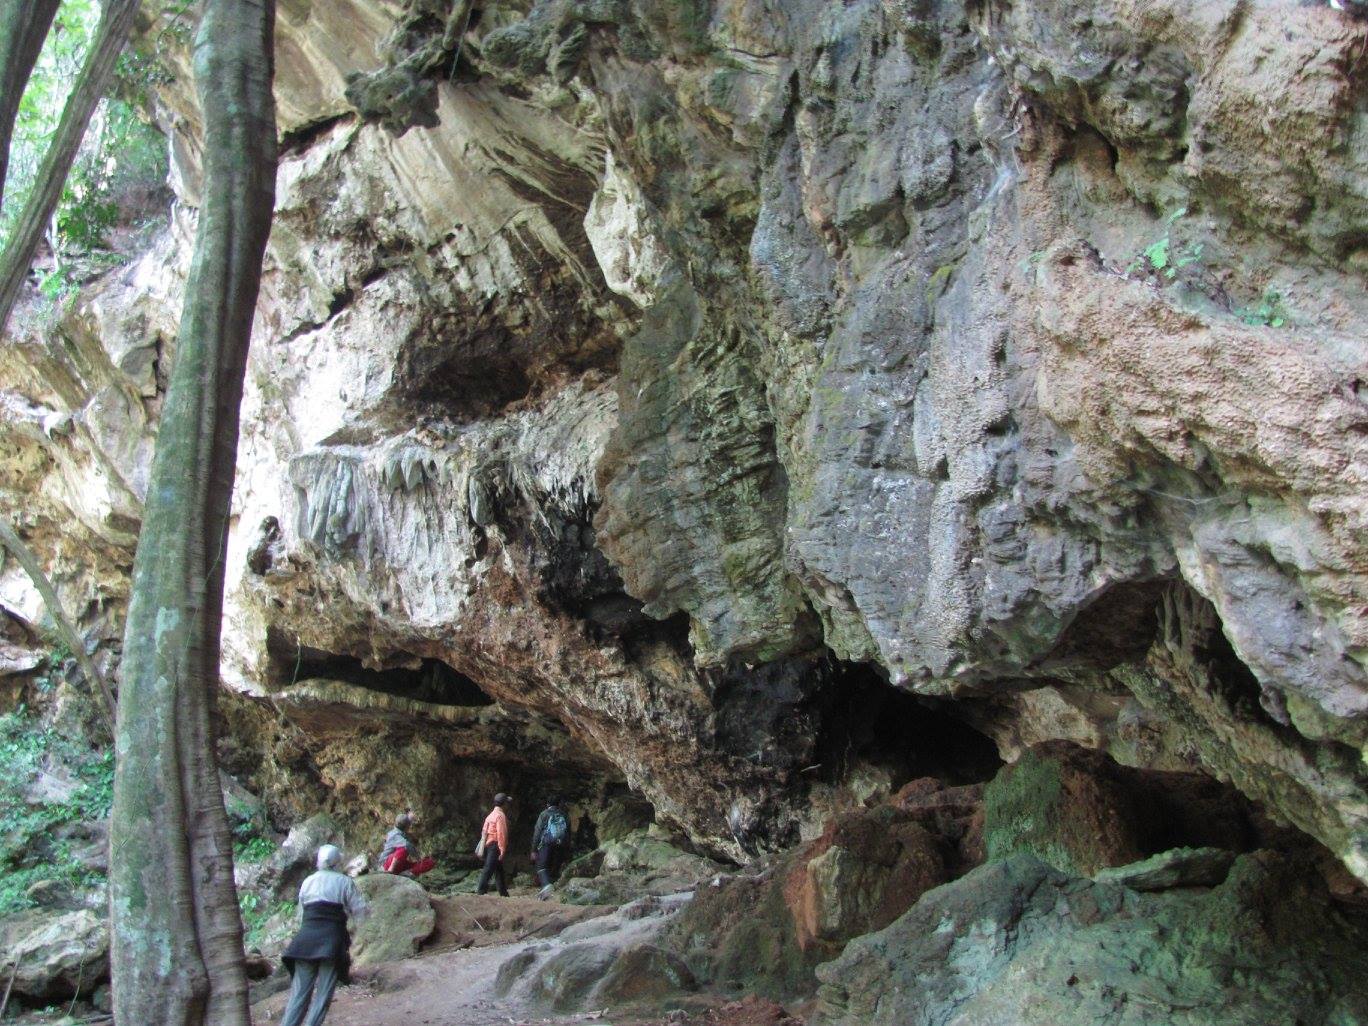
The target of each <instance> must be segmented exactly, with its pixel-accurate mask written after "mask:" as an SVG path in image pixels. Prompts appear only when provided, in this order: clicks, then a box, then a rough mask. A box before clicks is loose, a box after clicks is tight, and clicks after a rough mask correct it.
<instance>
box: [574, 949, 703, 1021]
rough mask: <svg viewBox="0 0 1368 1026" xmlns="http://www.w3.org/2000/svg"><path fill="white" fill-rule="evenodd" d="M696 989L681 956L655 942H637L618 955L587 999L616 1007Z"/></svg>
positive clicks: (696, 982)
mask: <svg viewBox="0 0 1368 1026" xmlns="http://www.w3.org/2000/svg"><path fill="white" fill-rule="evenodd" d="M697 989H698V981H697V980H696V979H695V978H694V974H693V973H692V972H691V971H690V970H689V967H688V966H687V965H686V964H685V963H684V960H683V959H682V958H680V957H679V956H678V955H675V954H672V953H671V952H668V951H665V950H663V949H662V948H659V947H657V946H656V945H654V944H637V945H634V946H632V947H630V948H627V949H626V950H624V951H623V952H622V953H621V954H619V955H618V957H617V958H616V960H614V962H613V964H612V966H611V967H610V968H609V970H608V972H607V973H606V974H605V975H604V977H603V979H602V980H601V981H599V984H598V986H596V987H595V988H594V991H593V996H592V1000H591V1001H590V1002H589V1003H590V1004H591V1005H592V1006H593V1007H595V1008H597V1007H600V1006H602V1007H606V1008H616V1007H617V1006H619V1005H625V1004H641V1003H650V1002H658V1001H660V1000H662V999H664V998H668V997H670V996H671V995H674V994H679V993H681V992H686V991H693V990H697Z"/></svg>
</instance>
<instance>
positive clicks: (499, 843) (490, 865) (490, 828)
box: [476, 791, 513, 898]
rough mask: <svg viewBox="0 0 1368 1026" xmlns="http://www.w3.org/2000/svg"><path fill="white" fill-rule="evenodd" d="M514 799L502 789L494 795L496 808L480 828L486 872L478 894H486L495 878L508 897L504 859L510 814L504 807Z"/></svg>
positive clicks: (482, 876)
mask: <svg viewBox="0 0 1368 1026" xmlns="http://www.w3.org/2000/svg"><path fill="white" fill-rule="evenodd" d="M512 801H513V799H512V798H510V797H509V796H508V795H506V794H504V793H503V792H502V791H500V792H499V793H498V794H496V795H495V796H494V808H493V809H491V810H490V813H489V815H488V816H486V817H485V821H484V826H483V827H481V828H480V840H481V841H482V842H483V844H484V860H485V861H484V872H483V873H481V874H480V886H479V887H478V888H477V889H476V893H477V894H484V893H485V892H486V891H487V890H489V881H490V878H491V877H492V878H494V879H495V880H496V881H497V883H498V885H499V894H500V895H502V896H503V897H505V898H506V897H508V886H507V884H505V883H504V871H503V860H504V855H506V854H507V853H508V816H507V815H505V814H504V808H505V807H506V806H508V805H510V804H511V803H512Z"/></svg>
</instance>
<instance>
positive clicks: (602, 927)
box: [253, 896, 664, 1026]
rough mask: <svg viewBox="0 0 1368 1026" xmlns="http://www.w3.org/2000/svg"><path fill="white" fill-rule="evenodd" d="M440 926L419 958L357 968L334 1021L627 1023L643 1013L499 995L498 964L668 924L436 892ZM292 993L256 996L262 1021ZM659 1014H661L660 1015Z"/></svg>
mask: <svg viewBox="0 0 1368 1026" xmlns="http://www.w3.org/2000/svg"><path fill="white" fill-rule="evenodd" d="M434 904H436V905H437V908H438V933H437V937H436V938H435V944H434V945H433V946H432V947H431V948H430V949H429V950H427V951H425V952H423V953H421V954H419V955H418V956H417V957H415V958H409V959H405V960H403V961H400V962H391V963H388V964H386V965H382V966H377V967H375V968H373V969H371V970H362V971H359V972H358V974H357V975H358V977H360V979H359V980H358V982H356V983H354V984H353V985H352V986H350V987H342V988H339V989H338V992H337V995H336V997H335V998H334V999H333V1004H332V1009H331V1011H330V1012H329V1013H328V1018H327V1024H328V1026H510V1024H536V1026H543V1024H547V1026H550V1024H555V1026H560V1024H566V1026H568V1024H571V1023H585V1022H594V1023H601V1024H607V1023H611V1024H612V1026H626V1024H628V1023H631V1024H639V1023H642V1022H643V1019H642V1018H641V1017H640V1016H626V1017H622V1016H612V1015H605V1014H602V1013H592V1012H591V1013H581V1014H573V1015H572V1014H560V1015H551V1014H550V1013H548V1012H546V1011H544V1010H541V1009H534V1008H530V1007H528V1006H527V1005H526V1004H525V1003H524V1002H522V1001H520V1000H519V999H518V998H516V997H513V996H510V997H503V998H499V997H496V996H495V995H494V979H495V977H496V975H497V974H498V971H499V967H500V966H501V965H503V963H504V962H505V961H506V960H507V959H509V958H510V957H512V956H513V955H514V954H516V953H517V952H519V951H521V950H522V949H523V948H524V947H526V946H528V945H529V944H534V943H535V944H540V945H549V946H550V947H551V948H552V949H554V948H556V947H560V946H563V945H566V944H569V943H575V942H583V940H584V934H585V933H593V934H594V935H595V936H594V938H593V940H594V942H596V943H614V944H620V943H628V942H632V941H636V940H641V939H644V938H647V937H649V936H651V935H653V934H654V933H655V932H656V931H657V930H658V929H659V928H660V926H661V925H662V923H663V921H664V920H663V919H662V918H661V917H659V916H650V917H644V918H629V917H625V916H624V915H623V914H622V913H620V912H618V911H617V910H612V909H604V908H598V909H581V908H573V907H567V906H560V905H556V904H543V903H540V902H537V901H535V900H534V899H526V898H509V899H498V898H474V897H473V896H463V897H460V898H446V899H441V898H439V899H436V901H435V902H434ZM590 923H592V924H593V925H592V926H588V927H587V928H586V927H580V928H578V929H572V930H570V935H569V939H561V938H560V937H555V938H551V939H549V940H543V939H538V938H536V937H534V936H530V935H541V936H545V934H546V932H547V931H548V930H551V931H555V932H556V933H558V934H559V933H560V932H561V931H562V930H564V929H565V928H566V927H569V926H574V925H576V924H590ZM287 997H288V995H287V994H286V993H280V994H275V995H273V996H271V997H269V998H266V999H265V1000H263V1001H260V1002H258V1003H257V1005H256V1006H255V1007H254V1009H253V1017H254V1019H255V1021H256V1023H257V1024H258V1026H266V1024H271V1023H278V1022H279V1021H280V1017H281V1015H282V1014H283V1012H284V1009H285V1002H286V999H287ZM655 1021H658V1017H657V1019H656V1020H655Z"/></svg>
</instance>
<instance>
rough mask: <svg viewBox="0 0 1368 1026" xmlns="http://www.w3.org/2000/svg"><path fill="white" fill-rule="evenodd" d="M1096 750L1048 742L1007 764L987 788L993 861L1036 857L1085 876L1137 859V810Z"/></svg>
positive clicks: (988, 836)
mask: <svg viewBox="0 0 1368 1026" xmlns="http://www.w3.org/2000/svg"><path fill="white" fill-rule="evenodd" d="M1109 762H1110V760H1108V759H1107V758H1106V756H1104V755H1102V754H1101V753H1100V752H1094V751H1090V750H1087V749H1083V748H1079V747H1077V746H1076V745H1068V744H1061V743H1055V742H1048V743H1046V744H1041V745H1037V746H1036V747H1034V748H1031V749H1028V750H1027V751H1026V752H1024V753H1023V754H1022V756H1021V758H1019V759H1018V760H1017V761H1016V762H1014V763H1012V764H1011V765H1009V766H1004V767H1003V768H1002V770H1001V771H1000V772H999V773H998V775H997V776H996V777H995V778H994V779H993V782H992V783H991V784H989V785H988V788H987V790H986V791H985V793H984V837H985V842H986V846H987V855H988V857H989V858H990V859H1002V858H1007V857H1008V856H1011V855H1015V854H1021V853H1024V854H1029V855H1034V856H1035V857H1036V858H1038V859H1040V860H1041V861H1042V862H1045V863H1047V864H1048V865H1051V866H1054V867H1055V868H1056V869H1058V870H1059V871H1060V872H1063V873H1071V874H1077V875H1082V876H1089V875H1091V874H1093V873H1096V872H1097V871H1098V870H1100V869H1104V868H1106V867H1107V866H1122V865H1125V864H1126V863H1128V862H1135V861H1137V860H1139V859H1140V858H1141V857H1142V855H1143V854H1144V852H1143V851H1142V850H1141V841H1140V833H1139V828H1138V826H1137V824H1138V822H1139V819H1140V817H1139V815H1138V813H1137V810H1136V809H1135V807H1134V804H1133V801H1132V799H1131V796H1130V794H1129V793H1128V792H1127V791H1126V789H1125V788H1124V787H1123V786H1122V784H1121V782H1120V781H1119V780H1118V779H1117V778H1116V776H1115V774H1114V773H1112V772H1111V768H1112V765H1114V764H1112V765H1109Z"/></svg>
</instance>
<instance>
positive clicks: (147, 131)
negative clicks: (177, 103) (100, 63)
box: [0, 0, 167, 299]
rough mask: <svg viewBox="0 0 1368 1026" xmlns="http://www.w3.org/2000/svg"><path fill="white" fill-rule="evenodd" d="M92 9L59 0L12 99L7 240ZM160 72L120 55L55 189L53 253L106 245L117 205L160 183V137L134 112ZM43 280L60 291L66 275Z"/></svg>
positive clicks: (163, 162) (95, 9) (3, 208)
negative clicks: (15, 101)
mask: <svg viewBox="0 0 1368 1026" xmlns="http://www.w3.org/2000/svg"><path fill="white" fill-rule="evenodd" d="M99 15H100V11H99V6H98V5H97V4H96V3H95V2H94V0H66V2H64V3H63V4H62V6H61V8H60V9H59V11H58V14H57V18H56V20H55V21H54V23H53V29H52V31H51V32H50V33H49V35H48V38H47V41H46V43H45V44H44V47H43V51H42V54H41V56H40V57H39V59H38V63H37V65H36V66H35V67H34V71H33V76H32V77H31V78H30V79H29V82H28V85H27V87H26V88H25V90H24V95H23V98H22V100H21V101H20V105H19V113H18V117H17V119H16V121H15V126H14V135H13V139H12V141H11V145H10V163H9V174H8V177H7V179H6V182H5V195H4V201H3V203H2V204H0V241H5V242H7V241H8V238H9V235H10V233H11V232H12V231H13V230H14V226H15V224H16V222H17V221H18V218H19V215H20V213H21V212H22V210H23V208H24V204H25V202H26V201H27V200H28V197H29V194H30V193H31V192H32V189H33V184H34V181H35V179H36V177H37V174H38V169H39V166H40V164H41V162H42V160H43V156H44V154H45V153H46V152H47V147H48V143H49V142H50V141H51V139H52V136H53V134H54V133H55V132H56V129H57V125H58V122H59V121H60V120H61V116H62V108H63V107H64V106H65V103H66V99H67V96H68V95H69V94H70V92H71V89H72V86H73V85H74V83H75V81H76V77H77V75H78V74H79V72H80V68H81V64H82V62H83V61H84V59H85V56H86V53H87V51H88V50H89V49H90V44H91V42H92V40H93V37H94V33H95V29H96V26H97V25H98V23H99ZM165 78H166V75H165V71H164V68H163V65H162V63H161V61H160V60H159V59H157V58H155V57H147V56H140V55H138V54H136V53H133V54H125V55H124V56H123V57H122V58H121V59H120V62H119V65H118V69H117V73H116V76H115V84H114V87H113V89H112V94H113V95H111V96H109V97H107V98H106V99H105V100H103V101H102V102H101V104H100V106H99V108H98V109H97V110H96V112H95V116H94V117H93V118H92V119H91V123H90V126H89V128H87V130H86V137H85V141H84V142H83V143H82V145H81V150H80V152H79V153H78V154H77V157H76V161H75V163H74V165H73V166H72V169H71V173H70V175H69V176H68V178H67V181H66V183H65V186H64V188H63V192H62V198H61V201H60V203H59V205H58V208H57V214H56V218H55V224H56V234H55V239H54V241H55V243H56V245H57V248H58V250H59V251H60V253H62V254H76V255H85V254H90V253H92V252H96V251H99V250H101V249H104V248H106V247H107V245H108V233H109V231H110V229H111V228H113V227H115V226H116V225H117V224H119V223H120V220H121V216H122V213H123V211H124V210H125V209H126V208H130V207H132V208H136V207H137V206H138V205H139V204H138V200H139V198H140V197H144V196H146V195H148V194H149V193H151V192H154V191H155V190H156V189H157V188H158V187H159V186H160V185H161V184H162V183H164V182H165V180H166V174H167V154H166V145H165V140H164V139H163V137H162V135H161V133H160V132H159V131H158V130H157V129H156V128H155V127H154V126H153V125H151V124H150V122H149V120H148V119H147V118H146V116H145V115H144V114H143V113H142V112H143V111H144V110H146V109H147V108H148V107H149V106H150V96H151V92H150V89H151V86H152V85H154V84H157V83H158V82H160V81H164V80H165ZM58 264H59V265H60V264H61V260H60V259H59V260H58ZM52 277H53V276H52V275H49V276H48V279H51V278H52ZM48 279H45V280H44V282H43V289H44V294H45V295H46V296H47V297H48V298H50V299H55V298H60V297H61V295H63V294H64V293H65V291H66V289H67V286H68V285H69V282H68V281H67V280H66V279H65V278H62V279H58V280H57V281H55V282H54V281H51V280H48Z"/></svg>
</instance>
